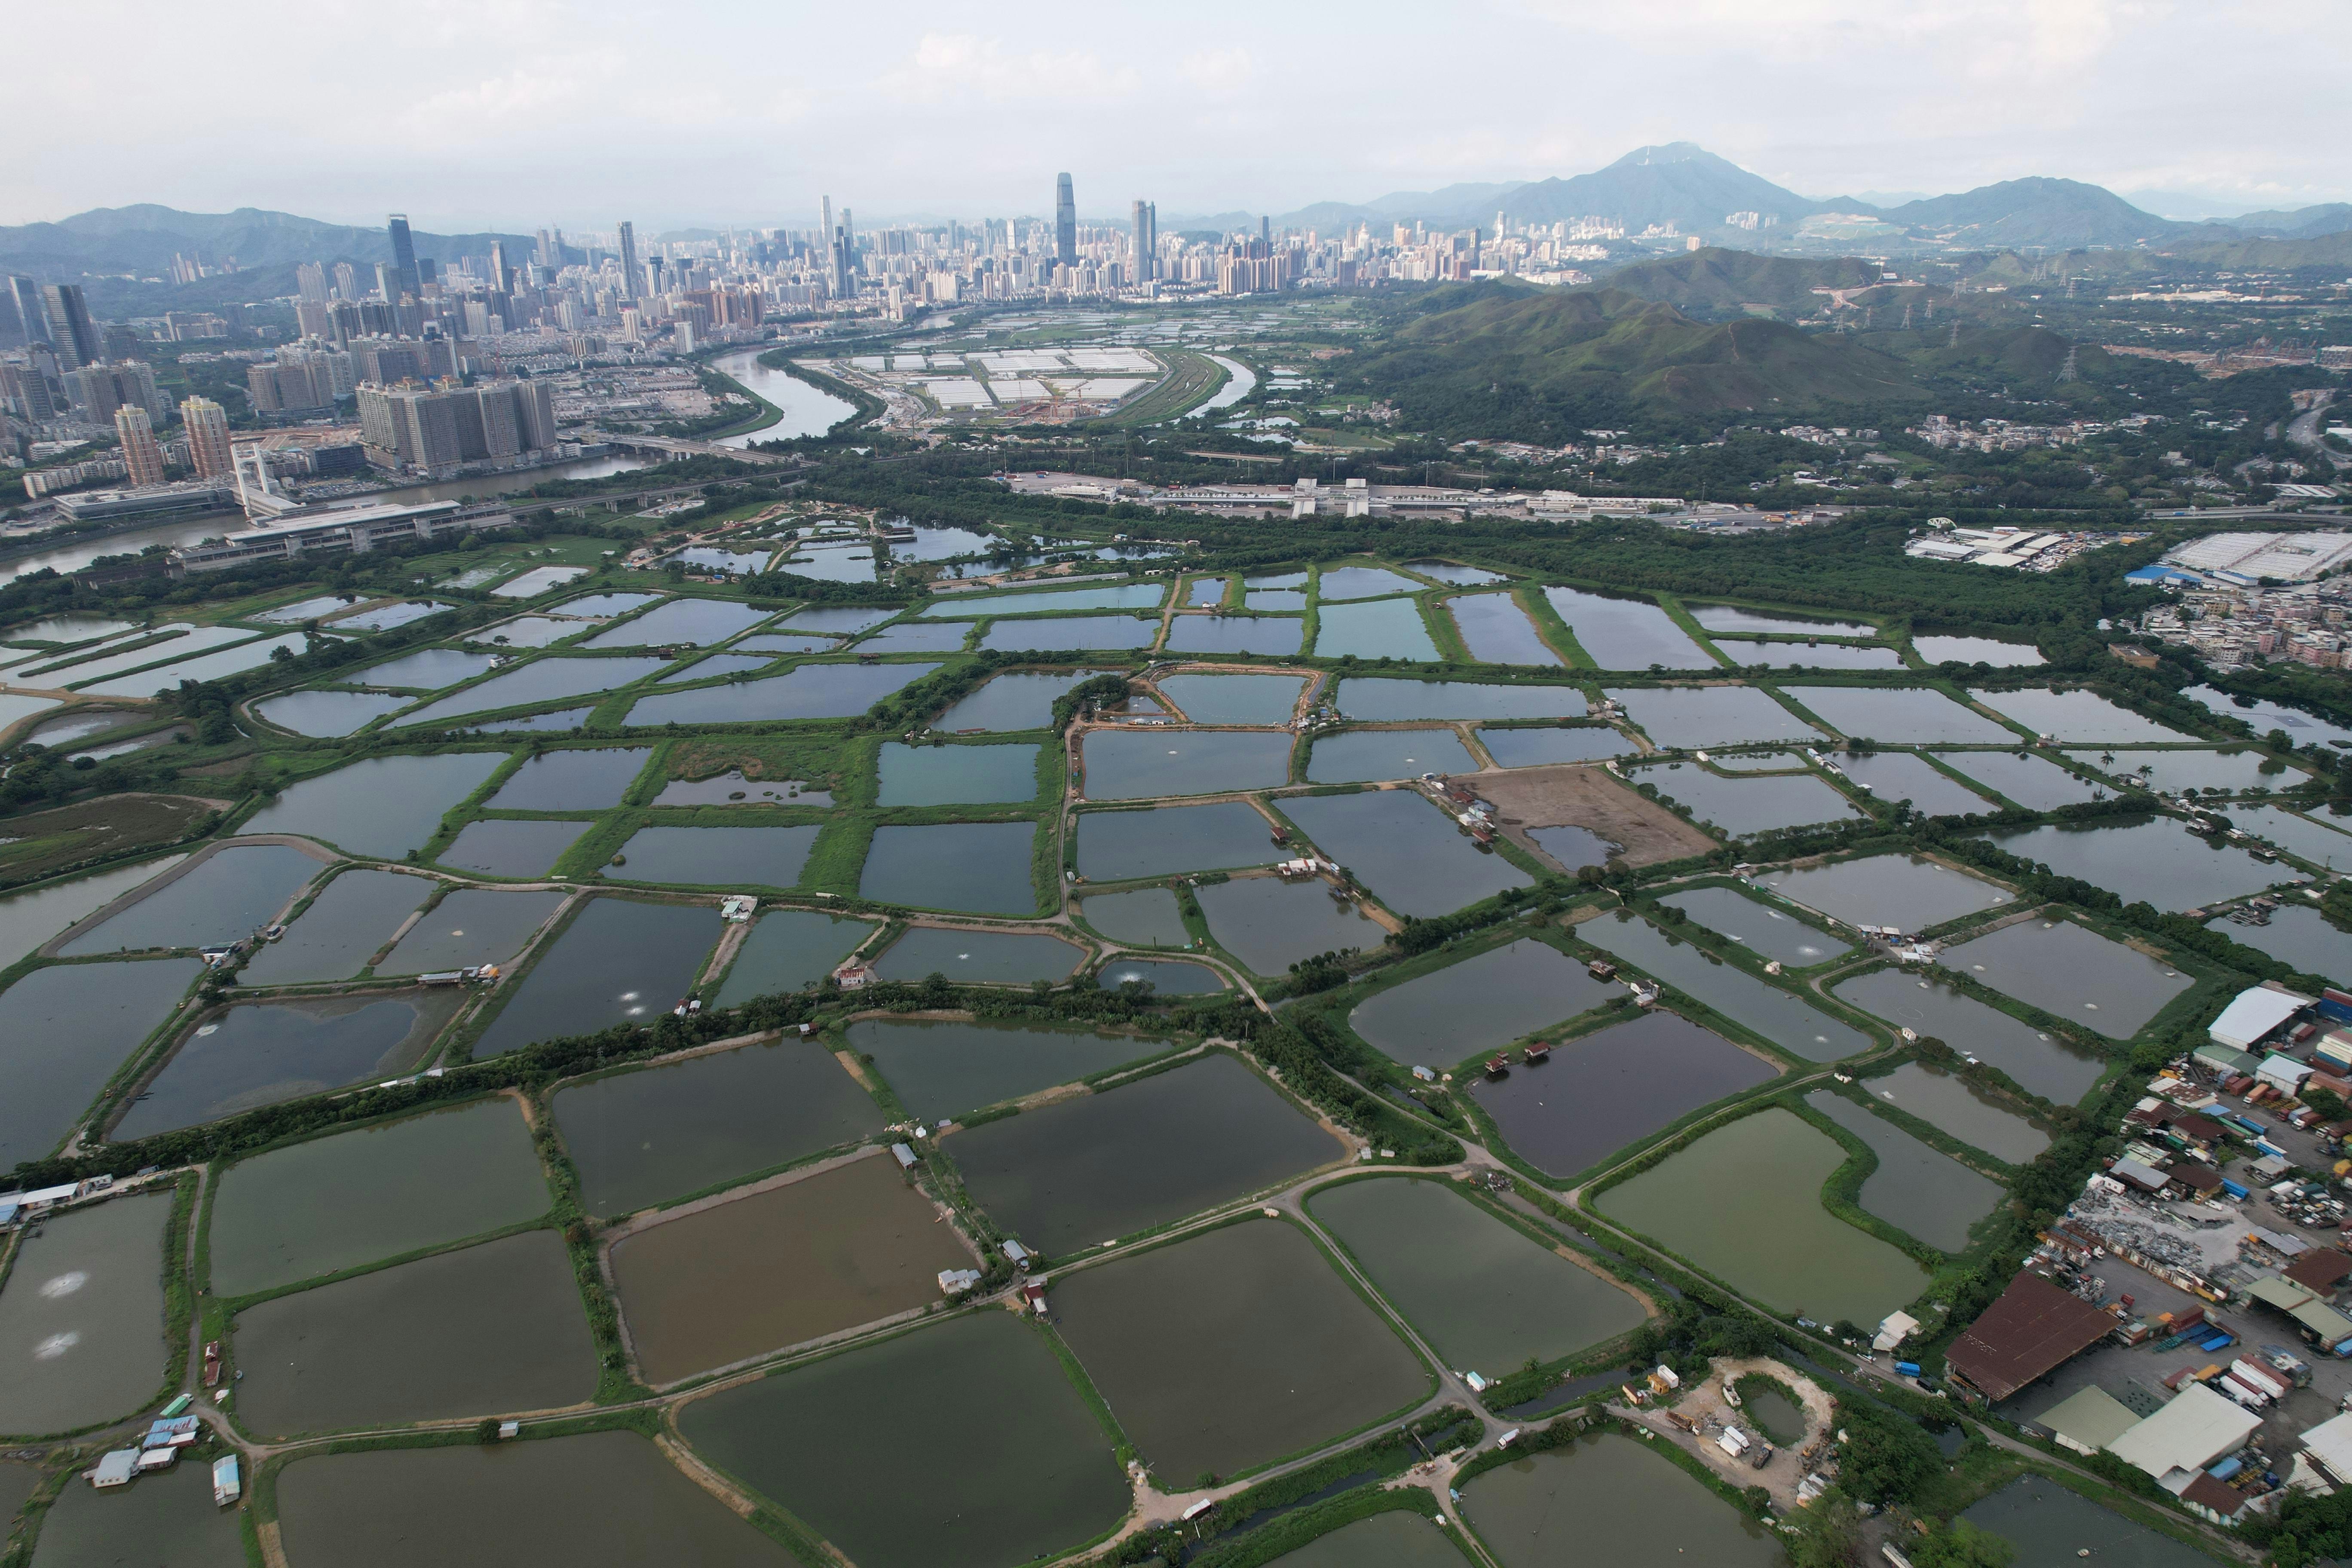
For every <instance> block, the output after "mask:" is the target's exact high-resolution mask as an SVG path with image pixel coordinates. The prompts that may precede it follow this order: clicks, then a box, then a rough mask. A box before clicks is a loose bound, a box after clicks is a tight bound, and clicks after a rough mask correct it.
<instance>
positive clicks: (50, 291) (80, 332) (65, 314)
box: [41, 283, 104, 370]
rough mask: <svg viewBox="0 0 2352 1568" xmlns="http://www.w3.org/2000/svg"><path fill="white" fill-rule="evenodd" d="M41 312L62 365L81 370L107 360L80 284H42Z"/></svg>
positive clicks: (50, 341) (51, 344) (51, 342)
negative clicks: (47, 323)
mask: <svg viewBox="0 0 2352 1568" xmlns="http://www.w3.org/2000/svg"><path fill="white" fill-rule="evenodd" d="M41 313H42V314H43V315H45V316H47V318H48V321H49V343H50V346H52V347H53V348H55V349H56V350H57V351H58V363H59V364H61V365H63V366H64V367H65V368H66V369H68V370H79V369H80V368H81V367H82V366H84V365H86V364H97V363H100V361H101V360H102V359H103V358H104V352H103V349H102V347H101V345H100V342H99V336H98V326H97V323H95V322H93V321H91V320H90V319H89V306H88V305H87V304H85V303H83V302H82V297H81V285H80V284H79V283H44V284H42V285H41Z"/></svg>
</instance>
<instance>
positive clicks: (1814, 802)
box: [1629, 763, 1863, 838]
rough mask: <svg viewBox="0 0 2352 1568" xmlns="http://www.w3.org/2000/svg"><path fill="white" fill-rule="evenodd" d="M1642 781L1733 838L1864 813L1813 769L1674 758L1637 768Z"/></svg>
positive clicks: (1635, 776) (1848, 819)
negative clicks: (1730, 767)
mask: <svg viewBox="0 0 2352 1568" xmlns="http://www.w3.org/2000/svg"><path fill="white" fill-rule="evenodd" d="M1629 776H1630V777H1632V778H1633V781H1634V782H1635V783H1636V784H1655V785H1656V786H1657V790H1658V794H1659V795H1663V796H1664V797H1665V798H1666V799H1668V800H1673V801H1678V802H1680V803H1681V804H1682V805H1686V806H1688V807H1690V811H1691V816H1692V818H1693V819H1694V820H1696V821H1698V822H1703V823H1712V824H1713V825H1714V826H1715V827H1716V829H1717V831H1718V832H1720V833H1723V834H1725V835H1727V836H1728V837H1733V838H1744V837H1748V835H1749V834H1753V833H1767V832H1770V831H1772V830H1774V829H1776V828H1782V827H1797V826H1804V825H1807V824H1811V823H1818V822H1851V821H1853V820H1855V819H1857V818H1859V817H1860V816H1863V813H1862V812H1860V811H1859V810H1857V809H1855V807H1854V806H1853V804H1852V803H1850V802H1849V801H1848V800H1847V799H1846V798H1845V796H1843V795H1840V794H1839V793H1838V792H1837V791H1836V790H1834V789H1832V788H1831V787H1830V786H1829V785H1828V784H1825V783H1823V782H1822V780H1821V779H1818V778H1816V777H1814V776H1813V775H1812V774H1811V773H1789V774H1767V775H1764V776H1761V777H1748V778H1725V777H1723V776H1721V775H1720V774H1717V773H1709V772H1708V771H1707V770H1706V768H1704V767H1702V766H1700V765H1699V764H1698V763H1665V764H1664V765H1663V766H1657V767H1647V768H1640V769H1636V770H1634V771H1633V773H1631V774H1630V775H1629Z"/></svg>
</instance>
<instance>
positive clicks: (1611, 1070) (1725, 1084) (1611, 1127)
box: [1470, 1009, 1780, 1177]
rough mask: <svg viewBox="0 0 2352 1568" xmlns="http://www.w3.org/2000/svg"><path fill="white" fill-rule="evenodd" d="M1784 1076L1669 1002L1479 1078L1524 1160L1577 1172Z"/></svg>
mask: <svg viewBox="0 0 2352 1568" xmlns="http://www.w3.org/2000/svg"><path fill="white" fill-rule="evenodd" d="M1779 1075H1780V1068H1778V1067H1776V1066H1775V1065H1774V1064H1772V1063H1771V1062H1769V1061H1766V1060H1765V1059H1764V1058H1762V1057H1760V1056H1759V1055H1758V1054H1757V1053H1755V1052H1754V1051H1749V1050H1745V1049H1743V1048H1741V1047H1738V1046H1736V1045H1734V1044H1732V1043H1731V1042H1730V1041H1729V1040H1727V1039H1725V1038H1724V1037H1722V1036H1720V1035H1718V1034H1717V1033H1715V1032H1714V1031H1713V1030H1711V1029H1705V1028H1701V1027H1700V1026H1698V1025H1696V1024H1694V1023H1692V1022H1691V1021H1690V1020H1688V1019H1687V1018H1684V1017H1681V1016H1678V1015H1676V1014H1674V1013H1669V1012H1665V1011H1664V1010H1662V1009H1660V1010H1652V1011H1649V1012H1644V1013H1640V1014H1636V1015H1635V1016H1633V1017H1631V1018H1629V1019H1627V1020H1626V1021H1625V1022H1623V1023H1622V1024H1612V1025H1610V1026H1608V1027H1606V1028H1603V1029H1599V1030H1596V1031H1594V1032H1593V1033H1591V1034H1588V1035H1585V1036H1582V1037H1580V1038H1577V1039H1573V1040H1568V1041H1564V1042H1561V1043H1560V1044H1559V1045H1556V1046H1554V1047H1552V1053H1551V1059H1550V1060H1549V1061H1545V1062H1540V1063H1536V1064H1533V1065H1528V1064H1519V1065H1516V1066H1514V1067H1512V1068H1511V1069H1510V1070H1509V1072H1508V1073H1507V1074H1506V1075H1505V1076H1503V1077H1501V1078H1481V1079H1478V1081H1476V1082H1475V1083H1473V1084H1472V1085H1471V1086H1470V1093H1471V1096H1472V1098H1474V1099H1475V1100H1477V1102H1478V1105H1479V1107H1480V1109H1482V1110H1485V1111H1486V1114H1487V1115H1489V1116H1491V1117H1493V1118H1494V1119H1495V1125H1496V1127H1497V1128H1499V1129H1500V1130H1501V1131H1502V1134H1503V1137H1504V1140H1505V1141H1506V1142H1508V1143H1509V1144H1510V1146H1511V1148H1512V1149H1513V1150H1514V1151H1515V1152H1517V1154H1518V1155H1519V1157H1520V1158H1522V1159H1524V1160H1526V1161H1527V1162H1528V1163H1529V1164H1532V1165H1534V1166H1535V1167H1536V1168H1537V1169H1538V1170H1539V1171H1542V1172H1543V1173H1546V1174H1547V1175H1552V1176H1562V1177H1564V1176H1570V1175H1573V1174H1575V1173H1577V1172H1579V1171H1581V1170H1584V1169H1586V1168H1587V1167H1589V1166H1591V1165H1592V1164H1594V1163H1597V1162H1599V1161H1600V1160H1601V1159H1603V1158H1604V1157H1606V1156H1607V1155H1609V1154H1610V1153H1612V1152H1614V1151H1616V1150H1618V1149H1622V1148H1623V1147H1625V1146H1626V1145H1627V1144H1629V1143H1632V1142H1636V1141H1638V1140H1640V1139H1643V1138H1646V1137H1648V1136H1649V1135H1650V1134H1651V1133H1653V1132H1655V1131H1658V1130H1659V1129H1660V1128H1662V1127H1666V1126H1669V1125H1671V1124H1672V1123H1674V1122H1675V1121H1678V1120H1679V1119H1680V1118H1682V1117H1684V1116H1686V1115H1688V1114H1689V1113H1690V1112H1692V1111H1694V1110H1697V1109H1698V1108H1699V1107H1700V1106H1702V1105H1707V1104H1711V1103H1713V1102H1714V1101H1716V1100H1721V1099H1723V1098H1725V1097H1726V1096H1727V1095H1732V1094H1737V1093H1739V1092H1740V1091H1742V1090H1744V1089H1753V1088H1755V1087H1756V1085H1758V1084H1759V1083H1763V1082H1766V1081H1768V1080H1769V1079H1773V1078H1776V1077H1778V1076H1779Z"/></svg>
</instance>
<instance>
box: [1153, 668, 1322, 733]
mask: <svg viewBox="0 0 2352 1568" xmlns="http://www.w3.org/2000/svg"><path fill="white" fill-rule="evenodd" d="M1159 685H1160V694H1161V695H1162V696H1164V697H1166V698H1167V699H1168V700H1169V701H1171V702H1173V703H1174V704H1176V706H1177V707H1178V708H1180V709H1181V710H1183V713H1184V716H1185V717H1186V718H1187V719H1190V720H1191V721H1192V722H1193V723H1195V724H1287V723H1289V722H1290V716H1291V714H1292V713H1293V712H1294V711H1295V710H1297V707H1298V699H1299V697H1300V695H1301V694H1302V693H1303V692H1305V691H1306V689H1307V682H1306V681H1305V680H1304V679H1301V678H1300V677H1298V676H1296V675H1171V676H1167V677H1165V678H1163V679H1161V680H1160V683H1159Z"/></svg>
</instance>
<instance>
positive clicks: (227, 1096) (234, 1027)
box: [111, 987, 466, 1140]
mask: <svg viewBox="0 0 2352 1568" xmlns="http://www.w3.org/2000/svg"><path fill="white" fill-rule="evenodd" d="M465 1000H466V997H465V994H464V993H463V992H462V991H460V990H457V989H456V988H454V987H452V988H446V989H440V990H433V991H394V992H373V993H368V994H358V995H349V996H318V997H302V998H289V999H287V1000H284V1001H278V1002H242V1003H238V1004H236V1005H234V1006H231V1007H230V1008H228V1010H227V1011H226V1012H224V1013H221V1014H219V1015H218V1016H215V1017H213V1018H210V1019H208V1020H207V1021H205V1022H204V1023H200V1024H198V1025H197V1026H195V1028H194V1031H192V1032H191V1033H190V1034H189V1035H188V1037H186V1038H184V1039H183V1040H182V1041H181V1042H180V1044H179V1045H178V1046H177V1047H175V1048H174V1049H173V1052H172V1055H171V1058H170V1059H169V1060H167V1061H166V1062H165V1063H164V1064H163V1070H161V1071H160V1072H158V1073H156V1075H155V1076H154V1078H153V1079H152V1080H150V1081H149V1082H148V1084H147V1085H146V1086H145V1087H144V1088H143V1089H141V1090H140V1093H139V1096H138V1098H137V1099H136V1100H133V1101H132V1102H131V1109H130V1110H127V1111H125V1112H123V1114H122V1119H121V1121H118V1122H117V1123H115V1126H114V1128H113V1131H112V1134H111V1136H113V1137H115V1138H119V1139H124V1140H129V1139H133V1138H145V1137H148V1136H150V1135H151V1134H152V1133H157V1132H169V1131H173V1130H175V1129H178V1128H182V1127H193V1126H195V1125H196V1124H197V1123H199V1122H204V1121H216V1120H218V1119H219V1118H221V1117H224V1116H234V1115H236V1113H237V1112H238V1111H241V1110H253V1109H255V1108H256V1107H257V1106H263V1105H276V1104H278V1102H279V1101H281V1100H295V1099H299V1098H300V1097H301V1096H303V1095H306V1094H323V1093H325V1092H326V1091H328V1090H329V1089H341V1088H343V1087H344V1086H345V1085H347V1084H353V1083H362V1082H366V1081H369V1080H371V1079H383V1078H390V1077H393V1076H394V1075H395V1074H398V1073H402V1072H405V1071H407V1070H408V1069H409V1068H413V1067H415V1066H416V1065H417V1064H418V1063H419V1062H421V1061H423V1060H424V1059H425V1054H426V1053H427V1051H428V1050H429V1049H430V1048H431V1047H432V1044H433V1041H434V1039H435V1037H437V1036H438V1035H439V1034H440V1033H441V1028H442V1026H443V1025H445V1024H446V1023H448V1021H449V1020H450V1019H451V1018H452V1017H453V1016H456V1014H457V1009H458V1007H459V1005H462V1004H463V1003H464V1001H465Z"/></svg>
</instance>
